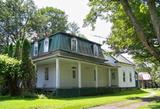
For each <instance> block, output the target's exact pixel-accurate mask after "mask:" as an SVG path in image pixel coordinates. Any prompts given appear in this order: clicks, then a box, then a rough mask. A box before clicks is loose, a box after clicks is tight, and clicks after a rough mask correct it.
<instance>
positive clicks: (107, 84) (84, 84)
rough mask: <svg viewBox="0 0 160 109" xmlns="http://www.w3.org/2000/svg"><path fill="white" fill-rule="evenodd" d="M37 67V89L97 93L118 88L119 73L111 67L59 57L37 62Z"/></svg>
mask: <svg viewBox="0 0 160 109" xmlns="http://www.w3.org/2000/svg"><path fill="white" fill-rule="evenodd" d="M36 66H37V85H36V86H37V88H41V89H56V90H57V91H59V92H64V89H66V90H70V92H72V90H74V91H77V92H76V93H80V92H87V91H90V93H92V92H95V93H97V91H98V90H99V91H100V90H101V92H102V89H103V91H105V89H107V90H109V88H111V87H118V71H117V68H114V67H111V66H106V65H100V64H96V63H90V62H84V61H79V60H73V59H67V58H59V57H57V58H50V59H45V60H41V61H37V62H36ZM45 69H48V71H47V72H48V74H47V72H46V71H45ZM46 76H48V78H47V77H46ZM71 89H72V90H71ZM66 90H65V91H66ZM56 93H58V92H56Z"/></svg>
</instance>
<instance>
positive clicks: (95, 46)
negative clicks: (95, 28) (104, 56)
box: [93, 44, 99, 56]
mask: <svg viewBox="0 0 160 109" xmlns="http://www.w3.org/2000/svg"><path fill="white" fill-rule="evenodd" d="M93 53H94V56H99V50H98V46H97V45H96V44H94V45H93Z"/></svg>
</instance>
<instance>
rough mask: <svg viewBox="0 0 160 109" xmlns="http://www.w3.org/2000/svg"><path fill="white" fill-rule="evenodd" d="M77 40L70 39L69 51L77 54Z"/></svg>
mask: <svg viewBox="0 0 160 109" xmlns="http://www.w3.org/2000/svg"><path fill="white" fill-rule="evenodd" d="M77 44H78V43H77V39H76V38H72V39H71V50H72V51H75V52H77V46H78V45H77Z"/></svg>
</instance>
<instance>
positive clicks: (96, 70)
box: [95, 65, 98, 88]
mask: <svg viewBox="0 0 160 109" xmlns="http://www.w3.org/2000/svg"><path fill="white" fill-rule="evenodd" d="M95 72H96V88H97V87H98V68H97V65H96V66H95Z"/></svg>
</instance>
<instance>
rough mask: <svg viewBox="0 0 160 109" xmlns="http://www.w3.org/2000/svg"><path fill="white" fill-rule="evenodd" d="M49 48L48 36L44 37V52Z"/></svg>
mask: <svg viewBox="0 0 160 109" xmlns="http://www.w3.org/2000/svg"><path fill="white" fill-rule="evenodd" d="M48 49H49V38H45V39H44V52H48Z"/></svg>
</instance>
